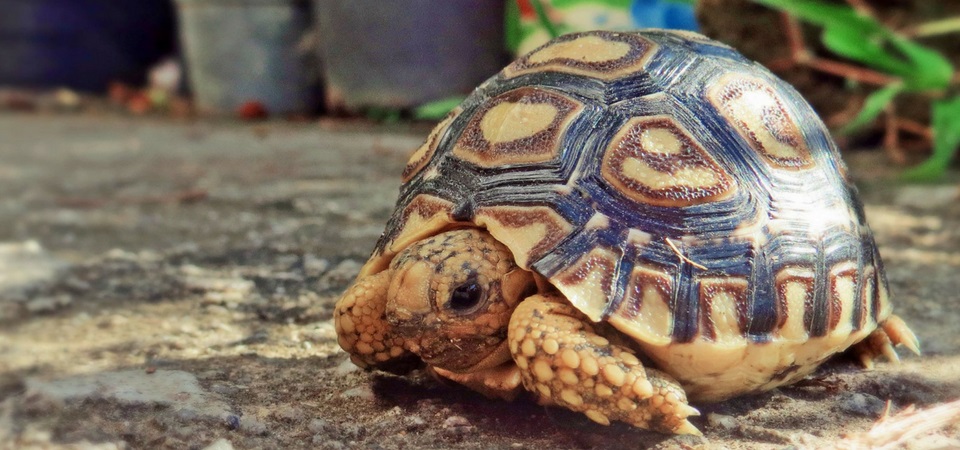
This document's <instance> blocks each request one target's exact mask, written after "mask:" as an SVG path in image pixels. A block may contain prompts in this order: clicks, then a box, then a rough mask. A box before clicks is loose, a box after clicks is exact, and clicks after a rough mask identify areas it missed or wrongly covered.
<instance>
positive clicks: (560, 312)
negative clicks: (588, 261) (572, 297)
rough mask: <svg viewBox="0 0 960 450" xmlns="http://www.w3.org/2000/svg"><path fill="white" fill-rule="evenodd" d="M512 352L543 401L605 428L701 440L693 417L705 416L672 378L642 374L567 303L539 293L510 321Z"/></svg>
mask: <svg viewBox="0 0 960 450" xmlns="http://www.w3.org/2000/svg"><path fill="white" fill-rule="evenodd" d="M508 339H509V341H510V351H511V353H512V354H513V358H514V360H515V361H516V363H517V366H518V367H519V368H520V372H521V375H522V378H523V384H524V386H525V387H526V388H527V389H528V390H529V391H531V392H534V393H536V394H537V395H538V396H540V399H541V401H544V402H546V403H554V404H557V405H560V406H563V407H565V408H568V409H571V410H573V411H577V412H582V413H584V414H585V415H586V416H587V417H589V418H590V419H592V420H593V421H595V422H598V423H601V424H604V425H607V424H609V423H610V421H611V420H620V421H623V422H627V423H629V424H631V425H634V426H637V427H640V428H645V429H651V430H657V431H661V432H667V433H676V434H700V431H699V430H697V428H696V427H694V426H693V425H692V424H691V423H690V422H689V421H687V417H688V416H691V415H699V412H697V410H696V409H694V408H692V407H691V406H689V405H688V404H687V399H686V394H685V393H684V391H683V388H682V387H680V385H679V384H678V383H677V382H676V381H675V380H674V379H673V378H671V377H670V376H669V375H667V374H665V373H663V372H660V371H658V370H655V369H647V368H644V367H643V365H642V364H641V363H640V361H639V360H638V359H637V357H636V356H635V355H634V354H633V353H632V352H631V350H629V349H627V348H625V347H621V346H618V345H614V344H611V343H610V342H609V341H608V340H607V339H606V338H604V337H602V336H600V335H598V334H596V333H595V332H594V330H593V327H592V326H591V325H590V321H589V319H587V318H586V317H585V316H584V315H583V314H582V313H580V312H579V311H578V310H577V309H576V308H574V307H573V306H572V305H570V304H569V303H568V302H567V301H566V300H565V299H563V298H562V297H558V296H545V295H535V296H532V297H529V298H527V299H526V300H524V301H522V302H521V303H520V305H519V306H518V307H517V310H516V311H515V312H514V314H513V316H512V317H511V319H510V329H509V332H508Z"/></svg>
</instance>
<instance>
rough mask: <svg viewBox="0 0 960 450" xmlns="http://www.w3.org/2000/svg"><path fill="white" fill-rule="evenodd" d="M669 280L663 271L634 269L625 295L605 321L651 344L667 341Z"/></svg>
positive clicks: (668, 335) (668, 340)
mask: <svg viewBox="0 0 960 450" xmlns="http://www.w3.org/2000/svg"><path fill="white" fill-rule="evenodd" d="M671 286H672V280H671V278H670V276H669V275H667V274H666V273H664V272H663V271H661V270H659V269H656V268H653V267H645V266H640V265H638V266H636V267H634V268H633V272H631V274H630V282H629V284H628V285H627V289H626V295H625V298H624V299H623V301H622V302H621V304H620V308H619V309H618V310H617V312H616V313H615V314H613V315H611V316H610V318H609V321H610V323H612V324H613V325H614V326H615V327H616V328H617V329H618V330H620V331H623V332H624V333H627V334H628V335H630V336H632V337H633V338H635V339H637V340H639V341H642V342H645V343H649V344H651V345H667V344H669V343H670V342H671V340H672V339H671V332H672V331H673V314H672V313H671V311H670V295H671V292H672V287H671Z"/></svg>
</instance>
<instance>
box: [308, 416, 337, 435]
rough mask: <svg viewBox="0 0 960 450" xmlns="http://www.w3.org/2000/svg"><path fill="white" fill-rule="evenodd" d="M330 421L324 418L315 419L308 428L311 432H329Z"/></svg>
mask: <svg viewBox="0 0 960 450" xmlns="http://www.w3.org/2000/svg"><path fill="white" fill-rule="evenodd" d="M331 428H332V427H331V426H330V422H327V421H326V420H324V419H313V420H311V421H310V424H309V425H307V429H308V430H310V432H311V433H318V434H319V433H329V432H330V430H331Z"/></svg>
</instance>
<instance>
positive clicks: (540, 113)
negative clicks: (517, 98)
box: [480, 102, 557, 144]
mask: <svg viewBox="0 0 960 450" xmlns="http://www.w3.org/2000/svg"><path fill="white" fill-rule="evenodd" d="M555 117H557V107H556V106H553V105H551V104H549V103H534V104H524V103H510V102H505V103H500V104H499V105H496V106H494V107H493V108H490V110H489V111H487V113H486V114H484V116H483V119H482V120H481V121H480V129H481V130H482V131H483V137H484V139H486V140H487V141H490V143H493V144H499V143H501V142H510V141H515V140H517V139H521V138H526V137H530V136H533V135H535V134H537V133H539V132H541V131H543V130H546V129H547V127H548V126H550V124H551V123H553V119H554V118H555Z"/></svg>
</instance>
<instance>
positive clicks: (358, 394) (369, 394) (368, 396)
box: [340, 385, 376, 402]
mask: <svg viewBox="0 0 960 450" xmlns="http://www.w3.org/2000/svg"><path fill="white" fill-rule="evenodd" d="M340 395H341V396H343V397H348V398H356V399H359V400H365V401H369V402H372V401H373V400H374V399H375V398H376V396H375V395H374V393H373V389H371V388H370V386H367V385H363V386H357V387H355V388H350V389H347V390H345V391H343V393H342V394H340Z"/></svg>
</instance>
